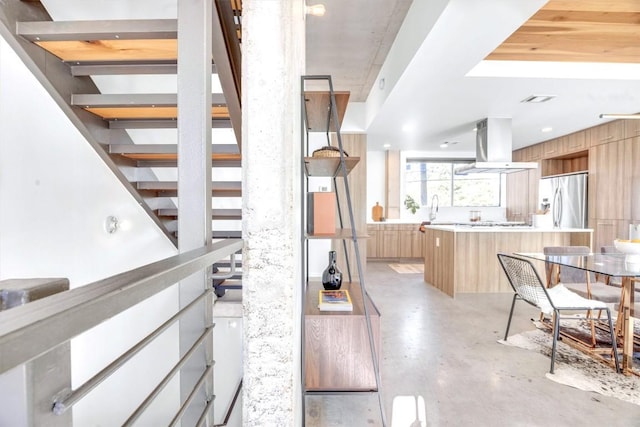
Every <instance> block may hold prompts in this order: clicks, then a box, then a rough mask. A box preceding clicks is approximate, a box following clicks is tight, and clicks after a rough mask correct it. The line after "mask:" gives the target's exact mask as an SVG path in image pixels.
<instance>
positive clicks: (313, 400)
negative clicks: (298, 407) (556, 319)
mask: <svg viewBox="0 0 640 427" xmlns="http://www.w3.org/2000/svg"><path fill="white" fill-rule="evenodd" d="M496 262H497V261H496ZM366 274H367V275H366V284H367V289H368V290H369V293H370V294H371V296H372V298H373V300H374V301H375V303H376V305H377V306H378V308H379V310H380V311H381V313H382V318H381V321H382V326H381V333H382V354H381V378H382V386H383V390H382V396H383V401H384V408H385V411H386V415H387V425H388V426H391V427H424V426H492V427H498V426H544V427H550V426H553V427H557V426H576V425H584V426H640V406H637V405H633V404H630V403H625V402H623V401H621V400H618V399H615V398H609V397H606V396H602V395H600V394H596V393H592V392H585V391H581V390H577V389H574V388H571V387H568V386H564V385H560V384H557V383H555V382H553V381H551V380H549V379H547V378H545V374H546V373H547V372H548V370H549V362H550V361H549V358H548V357H545V356H543V355H541V354H538V353H535V352H532V351H527V350H523V349H520V348H516V347H508V346H504V345H501V344H499V343H497V342H496V341H497V340H498V339H500V338H502V336H503V335H504V330H505V326H506V322H507V317H508V314H509V307H510V304H511V298H512V294H462V295H458V296H457V297H456V298H455V299H452V298H450V297H448V296H447V295H445V294H443V293H441V292H440V291H438V290H436V289H435V288H433V287H431V286H430V285H428V284H426V283H425V282H424V281H423V278H422V275H421V274H398V273H396V272H394V271H393V270H392V269H391V268H389V267H388V265H387V263H383V262H368V263H367V266H366ZM536 315H537V311H536V310H535V308H533V307H531V306H529V305H527V304H525V303H519V304H518V303H517V304H516V311H515V314H514V319H513V322H512V325H511V331H510V333H511V334H516V333H519V332H523V331H525V330H531V329H534V327H533V325H532V323H531V321H530V320H529V319H531V318H532V317H535V316H536ZM416 402H419V405H420V404H422V402H424V409H423V410H420V409H421V408H419V410H418V414H417V415H416ZM306 413H307V416H306V426H307V427H338V426H345V427H347V426H348V427H360V426H363V427H364V426H366V427H374V426H381V425H382V423H381V421H380V411H379V408H378V395H377V394H368V393H367V394H363V395H330V396H328V395H327V396H307V397H306ZM421 414H424V415H421ZM417 419H418V420H420V421H416V420H417ZM425 420H426V422H425Z"/></svg>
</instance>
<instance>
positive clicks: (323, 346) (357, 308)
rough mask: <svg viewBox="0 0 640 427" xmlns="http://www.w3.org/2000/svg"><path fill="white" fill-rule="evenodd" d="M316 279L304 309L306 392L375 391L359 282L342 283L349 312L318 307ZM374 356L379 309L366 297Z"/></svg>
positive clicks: (377, 337)
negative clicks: (322, 309) (324, 309)
mask: <svg viewBox="0 0 640 427" xmlns="http://www.w3.org/2000/svg"><path fill="white" fill-rule="evenodd" d="M320 289H322V284H321V283H319V282H311V283H309V285H308V288H307V293H306V304H305V306H306V309H305V321H304V323H305V348H306V351H305V389H306V391H377V387H376V378H375V372H374V370H373V364H372V361H371V347H370V344H369V335H368V330H367V324H366V319H365V316H364V301H363V297H362V292H361V290H360V284H359V283H357V282H352V283H344V282H343V284H342V287H341V288H340V289H347V290H348V291H349V294H350V295H351V300H352V302H353V311H349V312H324V311H323V312H321V311H320V310H318V307H317V306H318V291H319V290H320ZM367 304H368V305H367V309H368V311H369V316H370V319H371V327H372V331H373V339H374V343H375V347H376V353H377V356H378V357H377V359H378V360H380V358H379V354H380V312H379V311H378V310H377V308H376V307H375V305H374V304H373V303H372V301H371V299H369V298H367Z"/></svg>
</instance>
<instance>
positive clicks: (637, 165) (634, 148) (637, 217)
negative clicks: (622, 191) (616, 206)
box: [627, 120, 640, 223]
mask: <svg viewBox="0 0 640 427" xmlns="http://www.w3.org/2000/svg"><path fill="white" fill-rule="evenodd" d="M629 121H630V122H638V121H640V120H629ZM627 143H628V144H630V145H631V184H630V185H631V187H630V189H629V198H630V199H631V220H632V221H633V222H634V223H636V222H639V221H640V137H638V138H631V139H629V140H628V142H627Z"/></svg>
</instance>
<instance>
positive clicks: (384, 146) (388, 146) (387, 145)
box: [382, 144, 391, 148]
mask: <svg viewBox="0 0 640 427" xmlns="http://www.w3.org/2000/svg"><path fill="white" fill-rule="evenodd" d="M390 147H391V144H384V145H383V146H382V148H390Z"/></svg>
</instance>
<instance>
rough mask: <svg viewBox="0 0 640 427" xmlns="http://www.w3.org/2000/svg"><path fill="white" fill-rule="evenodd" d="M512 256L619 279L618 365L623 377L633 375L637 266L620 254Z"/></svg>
mask: <svg viewBox="0 0 640 427" xmlns="http://www.w3.org/2000/svg"><path fill="white" fill-rule="evenodd" d="M515 255H517V256H521V257H524V258H529V259H533V260H537V261H544V262H545V263H548V264H546V265H549V264H553V265H558V266H568V267H573V268H577V269H580V270H584V271H590V272H593V273H595V274H600V275H604V276H610V277H618V278H620V280H621V287H622V289H623V290H622V292H621V300H620V304H619V306H618V316H621V317H622V325H621V331H620V332H621V338H622V363H621V364H620V367H621V369H622V372H623V373H625V374H630V373H635V372H634V370H633V341H634V316H635V313H634V302H635V301H634V284H635V280H634V279H636V278H638V277H640V264H637V263H633V262H629V258H627V256H626V255H625V254H624V253H603V254H598V253H591V254H588V255H573V254H563V255H545V254H544V253H542V252H515Z"/></svg>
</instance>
